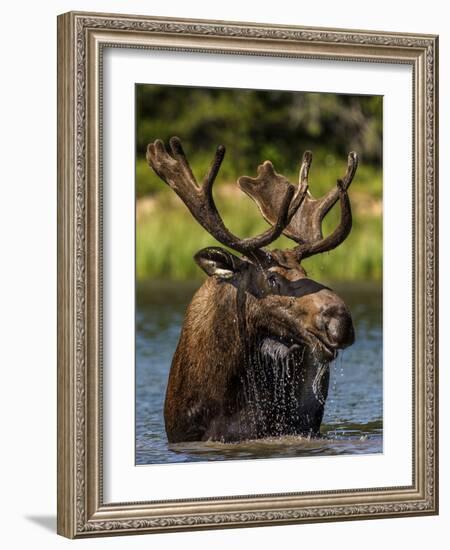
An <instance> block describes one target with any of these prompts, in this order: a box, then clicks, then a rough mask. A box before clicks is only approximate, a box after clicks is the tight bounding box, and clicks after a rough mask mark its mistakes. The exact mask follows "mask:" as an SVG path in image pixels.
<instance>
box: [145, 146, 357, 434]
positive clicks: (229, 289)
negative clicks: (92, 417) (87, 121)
mask: <svg viewBox="0 0 450 550" xmlns="http://www.w3.org/2000/svg"><path fill="white" fill-rule="evenodd" d="M224 154H225V148H224V147H223V146H219V147H218V148H217V151H216V154H215V158H214V160H213V162H212V164H211V167H210V169H209V171H208V174H207V175H206V177H205V179H204V182H203V184H201V185H199V184H198V183H197V181H196V179H195V177H194V175H193V173H192V170H191V168H190V166H189V163H188V161H187V158H186V156H185V154H184V151H183V148H182V146H181V142H180V140H179V139H178V138H176V137H173V138H172V139H171V140H170V142H169V151H168V150H167V149H166V148H165V146H164V143H163V142H162V141H161V140H156V141H155V142H154V143H150V144H149V145H148V148H147V160H148V163H149V165H150V166H151V167H152V168H153V170H154V171H155V172H156V174H158V176H159V177H160V178H161V179H162V180H164V181H165V182H166V183H167V184H168V185H169V186H170V187H171V188H172V189H173V190H174V191H175V193H176V194H177V195H178V196H179V197H180V198H181V200H182V201H183V202H184V204H185V205H186V206H187V208H188V209H189V211H190V212H191V214H192V215H193V216H194V218H195V219H196V220H197V222H198V223H200V225H201V226H202V227H203V228H204V229H206V231H208V232H209V233H210V234H211V235H212V236H213V237H214V238H215V239H216V240H217V241H218V242H220V243H221V244H223V245H225V246H226V247H227V248H229V249H232V250H235V251H236V252H238V253H240V255H241V256H240V257H238V256H236V255H234V254H232V253H230V252H229V251H228V250H226V249H223V248H220V247H210V248H205V249H203V250H200V251H199V252H197V254H196V255H195V258H194V259H195V261H196V262H197V264H198V265H199V266H200V267H201V268H202V269H203V270H204V271H205V272H206V273H207V275H209V277H208V278H207V279H206V281H205V283H204V284H203V285H202V286H201V287H200V289H199V290H198V291H197V292H196V294H195V295H194V297H193V299H192V301H191V303H190V305H189V307H188V309H187V312H186V316H185V319H184V323H183V328H182V331H181V336H180V339H179V342H178V346H177V349H176V351H175V354H174V357H173V361H172V366H171V369H170V374H169V381H168V386H167V393H166V399H165V405H164V419H165V426H166V432H167V437H168V439H169V441H170V442H172V443H175V442H183V441H201V440H208V439H211V440H219V441H227V442H228V441H240V440H245V439H259V438H264V437H274V436H282V435H308V436H310V435H311V436H317V435H318V434H319V430H320V424H321V422H322V417H323V413H324V406H325V401H326V398H327V393H328V383H329V363H330V361H332V360H333V359H335V358H336V356H337V353H338V350H340V349H343V348H345V347H347V346H349V345H351V344H352V343H353V341H354V338H355V336H354V329H353V322H352V318H351V315H350V312H349V310H348V308H347V306H346V305H345V303H344V302H343V301H342V299H341V298H340V297H339V296H337V295H336V294H335V293H334V292H333V291H332V290H331V289H329V288H327V287H326V286H324V285H322V284H320V283H318V282H316V281H313V280H311V279H309V278H308V277H307V275H306V272H305V270H304V269H303V267H302V266H301V261H302V259H303V258H307V257H309V256H312V255H314V254H319V253H321V252H325V251H328V250H331V249H333V248H335V247H337V246H338V245H339V244H341V243H342V242H343V241H344V239H345V238H346V237H347V236H348V234H349V232H350V230H351V226H352V214H351V208H350V201H349V198H348V193H347V191H348V188H349V186H350V183H351V182H352V180H353V177H354V175H355V172H356V168H357V164H358V159H357V155H356V154H355V153H353V152H352V153H350V154H349V156H348V166H347V172H346V174H345V175H344V177H343V178H342V180H338V181H337V185H336V186H335V187H333V188H332V189H331V190H330V191H329V192H328V193H326V194H325V195H324V196H323V197H321V198H319V199H314V198H313V197H312V196H311V194H310V192H309V190H308V173H309V169H310V166H311V160H312V155H311V153H310V152H306V153H305V154H304V156H303V161H302V165H301V168H300V175H299V184H298V185H292V184H291V183H290V182H289V181H288V180H287V179H286V178H285V177H284V176H282V175H280V174H277V173H276V172H275V171H274V168H273V166H272V163H271V162H270V161H266V162H264V163H263V164H262V165H261V166H259V167H258V175H257V177H256V178H250V177H241V178H239V180H238V186H239V187H240V189H242V190H243V191H244V192H245V193H246V194H247V195H249V196H250V197H251V198H252V199H253V200H254V201H255V202H256V204H257V205H258V207H259V209H260V211H261V214H262V215H263V217H264V218H265V219H266V221H267V222H269V224H270V228H269V229H267V230H266V231H265V232H264V233H262V234H261V235H258V236H256V237H251V238H245V239H240V238H238V237H236V236H235V235H233V234H232V233H231V232H230V231H229V230H228V229H227V228H226V227H225V224H224V222H223V220H222V218H221V216H220V214H219V212H218V210H217V208H216V205H215V203H214V200H213V196H212V186H213V183H214V181H215V178H216V176H217V173H218V171H219V168H220V165H221V163H222V160H223V157H224ZM337 201H339V203H340V208H341V218H340V222H339V224H338V226H337V227H336V229H335V230H334V231H333V232H332V233H331V234H330V235H328V236H327V237H325V238H324V237H323V234H322V220H323V218H324V217H325V215H326V214H327V213H328V212H329V210H330V209H331V208H332V207H333V206H334V205H335V204H336V202H337ZM282 233H283V234H284V235H286V236H287V237H288V238H290V239H292V240H293V241H295V243H296V246H295V247H294V248H292V249H288V250H268V249H266V248H265V247H267V246H268V245H269V244H270V243H272V242H273V241H275V240H276V239H277V238H278V237H279V236H280V235H281V234H282Z"/></svg>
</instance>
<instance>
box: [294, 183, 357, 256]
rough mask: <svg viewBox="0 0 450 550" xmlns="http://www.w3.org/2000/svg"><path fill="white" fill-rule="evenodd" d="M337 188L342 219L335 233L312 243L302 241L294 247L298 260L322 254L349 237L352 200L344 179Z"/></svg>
mask: <svg viewBox="0 0 450 550" xmlns="http://www.w3.org/2000/svg"><path fill="white" fill-rule="evenodd" d="M337 188H338V192H339V200H340V206H341V219H340V222H339V225H338V226H337V227H336V229H335V230H334V231H333V233H331V234H330V235H328V237H325V238H324V239H320V240H317V241H314V242H312V243H302V244H300V245H298V246H296V247H295V248H294V253H295V256H296V258H297V260H298V261H301V260H302V259H304V258H308V257H310V256H314V255H315V254H320V253H321V252H327V251H329V250H333V248H336V247H337V246H339V245H340V244H341V243H342V242H344V241H345V239H346V238H347V237H348V235H349V233H350V231H351V229H352V210H351V206H350V200H349V198H348V194H347V191H346V190H345V183H344V181H343V180H338V181H337Z"/></svg>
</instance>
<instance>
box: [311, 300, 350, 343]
mask: <svg viewBox="0 0 450 550" xmlns="http://www.w3.org/2000/svg"><path fill="white" fill-rule="evenodd" d="M320 317H321V319H320V321H321V325H322V327H323V328H324V329H325V330H326V333H327V337H328V340H329V342H330V343H331V344H333V345H335V346H336V347H338V348H346V347H347V346H351V345H352V344H353V342H354V341H355V331H354V329H353V321H352V318H351V316H350V313H349V311H348V309H347V308H346V307H344V306H335V305H334V306H329V307H327V308H326V309H325V310H323V311H322V312H321V313H320Z"/></svg>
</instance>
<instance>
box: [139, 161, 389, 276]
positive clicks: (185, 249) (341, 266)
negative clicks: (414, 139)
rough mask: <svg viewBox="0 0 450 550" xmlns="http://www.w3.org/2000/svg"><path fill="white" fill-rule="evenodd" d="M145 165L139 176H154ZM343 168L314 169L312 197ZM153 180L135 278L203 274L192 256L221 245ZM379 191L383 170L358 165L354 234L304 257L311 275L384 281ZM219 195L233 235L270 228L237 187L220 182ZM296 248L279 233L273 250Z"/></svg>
mask: <svg viewBox="0 0 450 550" xmlns="http://www.w3.org/2000/svg"><path fill="white" fill-rule="evenodd" d="M145 169H146V171H147V174H146V175H145V170H144V166H143V165H142V163H140V162H138V166H137V176H138V178H139V177H151V178H153V174H151V172H150V170H149V168H148V167H147V166H145ZM280 171H281V170H280ZM344 171H345V165H344V167H343V166H342V164H340V165H339V166H336V164H333V163H330V165H328V166H327V165H325V167H324V168H323V167H322V170H321V172H320V174H317V175H315V173H314V171H313V170H312V171H311V176H310V185H311V191H312V193H313V195H316V196H319V195H321V194H322V193H324V192H325V191H326V190H328V189H329V188H330V187H331V186H332V185H333V184H334V182H335V181H336V178H337V177H339V176H340V177H342V175H343V172H344ZM195 173H197V174H198V171H197V170H195ZM140 174H142V175H140ZM153 179H154V182H153V183H152V188H154V190H155V192H154V193H153V194H151V197H152V198H151V202H150V203H149V206H148V209H147V212H145V213H143V214H141V215H139V217H138V222H137V226H136V273H137V277H138V279H141V280H142V279H148V278H154V279H165V278H171V279H179V280H181V279H185V280H186V279H194V278H199V277H201V276H202V272H201V270H200V268H199V267H198V266H197V265H196V263H195V262H194V260H193V255H194V254H195V253H196V252H197V251H198V250H200V249H201V248H204V247H206V246H217V245H218V243H217V241H215V239H213V237H211V236H210V235H209V234H208V233H207V232H206V231H205V230H204V229H203V228H202V227H200V226H199V224H198V223H197V222H196V221H195V220H194V219H193V217H192V216H191V214H190V213H189V211H188V210H187V208H186V207H185V206H184V205H183V204H182V202H181V200H180V199H179V198H178V197H176V196H175V194H174V193H173V191H171V190H170V189H168V188H167V186H165V184H164V183H163V182H162V181H161V180H159V179H156V178H153ZM198 179H201V178H200V177H198ZM151 181H153V180H151ZM291 181H295V179H294V178H292V179H291ZM381 189H382V185H381V174H380V173H379V172H377V171H375V170H374V169H373V168H371V167H360V169H359V170H358V174H357V176H356V177H355V181H354V182H353V184H352V188H351V191H350V197H351V200H352V205H353V228H352V232H351V233H350V235H349V237H348V238H347V239H346V241H345V242H344V243H343V244H341V245H340V246H339V247H338V248H337V249H335V250H333V251H331V252H328V253H324V254H320V255H318V256H315V257H313V258H309V259H307V260H305V262H304V264H303V265H304V267H305V269H306V270H307V271H308V274H309V275H310V276H311V277H313V278H316V279H319V280H321V281H326V280H379V279H381V276H382V218H381V202H380V201H381V196H382V191H381ZM215 196H216V203H217V205H218V208H219V211H220V212H221V215H222V217H223V219H224V222H225V224H226V225H227V227H229V229H230V230H231V231H232V232H233V233H235V234H237V235H239V236H240V237H247V236H252V235H256V234H258V233H260V232H262V231H264V230H265V229H266V228H267V224H266V222H265V221H264V220H263V219H262V217H261V215H260V214H259V211H258V208H257V207H256V205H255V204H254V203H253V201H251V200H250V199H249V198H248V197H246V196H245V195H244V194H243V193H241V192H235V191H234V187H233V186H230V185H226V184H222V185H221V184H220V183H219V184H218V185H217V189H216V191H215ZM338 215H339V212H338V209H337V208H336V207H335V208H333V210H332V211H331V212H330V214H329V215H328V216H327V219H326V220H325V222H326V223H325V224H324V230H325V231H324V233H325V234H327V233H329V232H330V231H331V230H332V229H333V228H334V227H335V225H336V224H337V220H338ZM293 246H295V243H294V242H293V241H291V240H289V239H287V238H286V237H281V238H280V239H278V241H276V242H275V243H273V245H272V246H271V248H291V247H293Z"/></svg>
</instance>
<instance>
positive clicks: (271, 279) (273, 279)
mask: <svg viewBox="0 0 450 550" xmlns="http://www.w3.org/2000/svg"><path fill="white" fill-rule="evenodd" d="M267 283H268V285H269V288H270V289H271V290H272V291H277V290H278V289H279V288H280V281H279V280H278V277H277V276H276V275H275V274H274V273H270V274H269V275H268V276H267Z"/></svg>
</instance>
